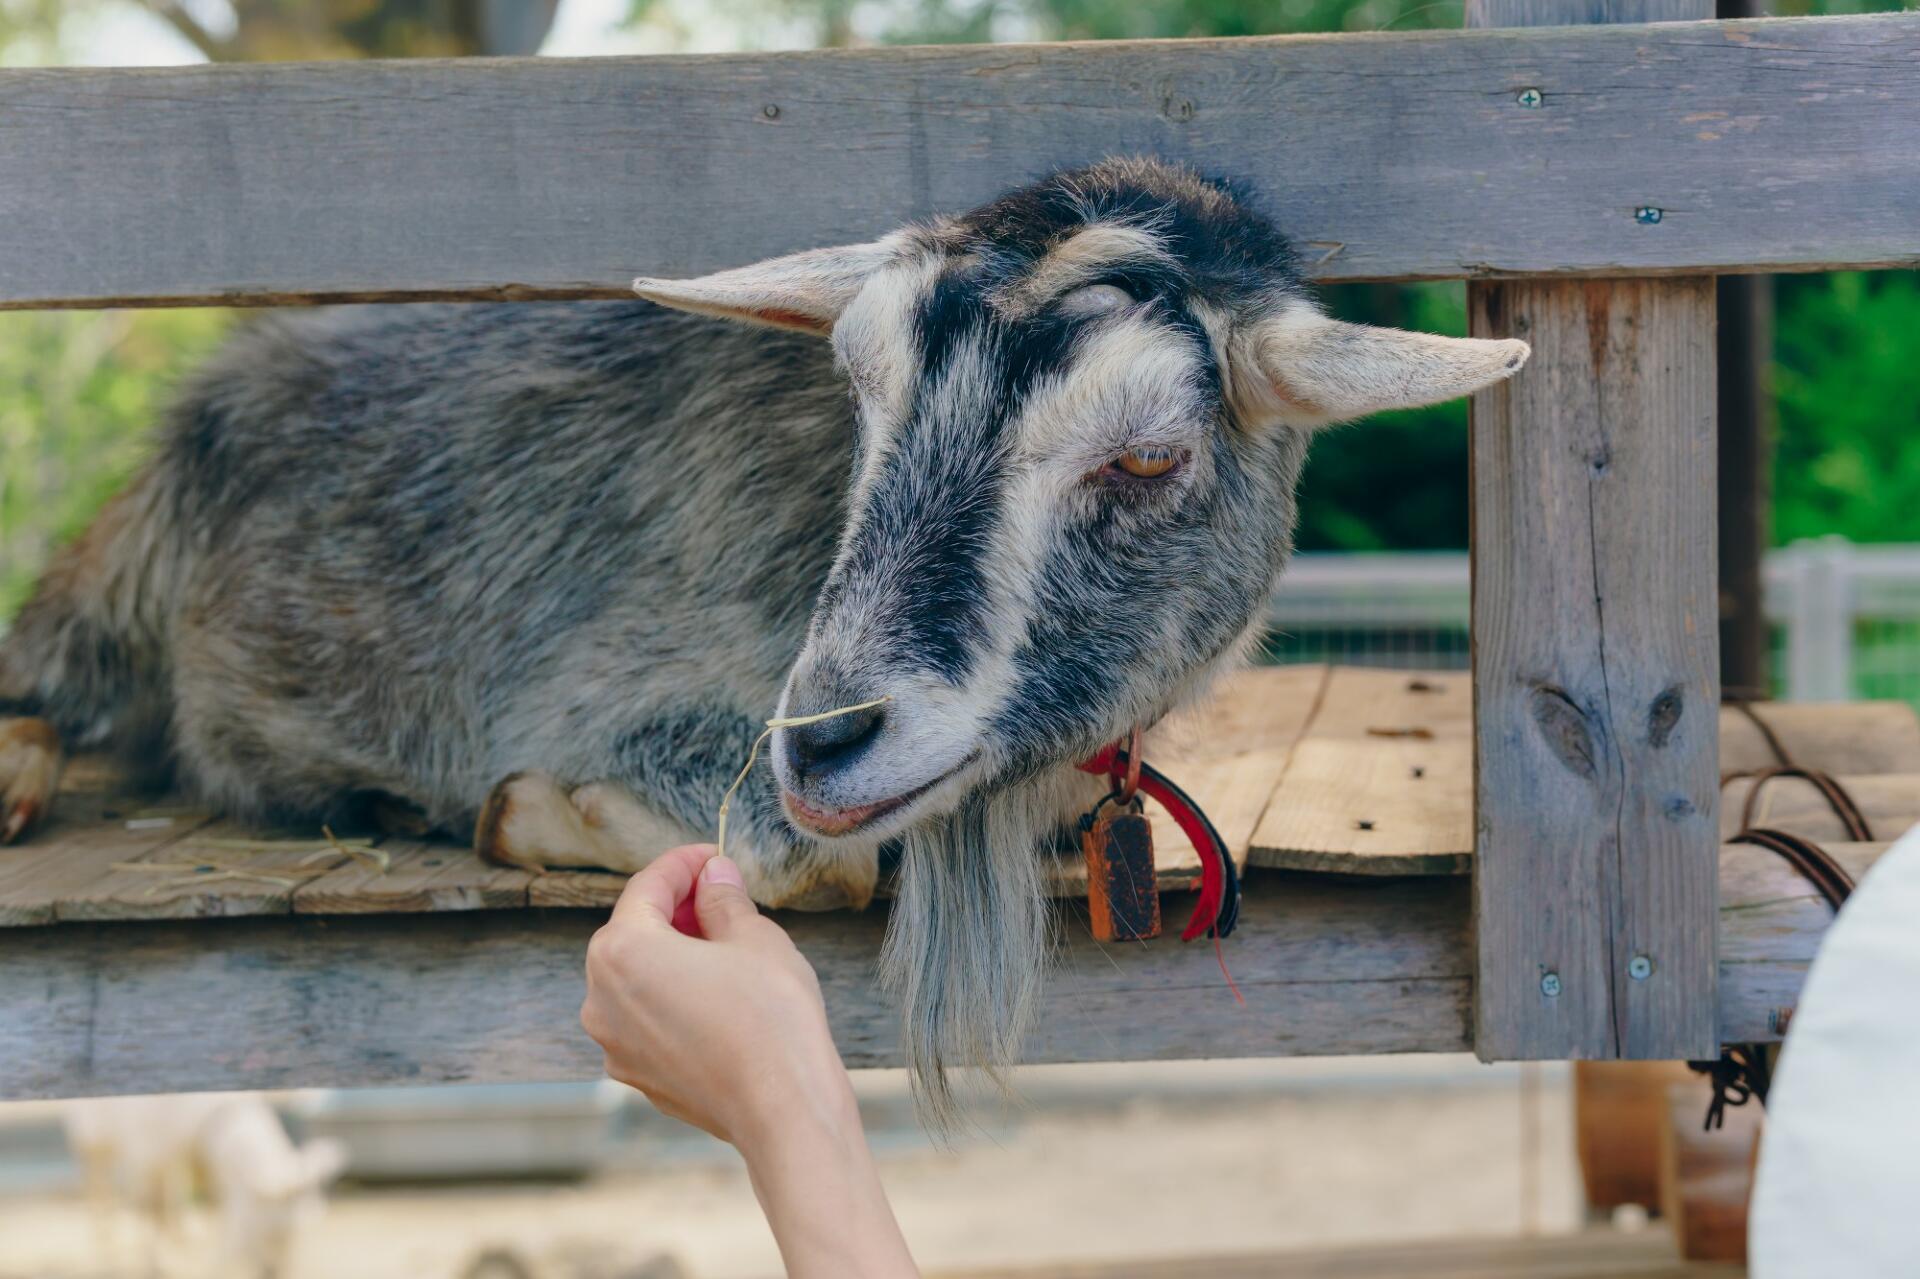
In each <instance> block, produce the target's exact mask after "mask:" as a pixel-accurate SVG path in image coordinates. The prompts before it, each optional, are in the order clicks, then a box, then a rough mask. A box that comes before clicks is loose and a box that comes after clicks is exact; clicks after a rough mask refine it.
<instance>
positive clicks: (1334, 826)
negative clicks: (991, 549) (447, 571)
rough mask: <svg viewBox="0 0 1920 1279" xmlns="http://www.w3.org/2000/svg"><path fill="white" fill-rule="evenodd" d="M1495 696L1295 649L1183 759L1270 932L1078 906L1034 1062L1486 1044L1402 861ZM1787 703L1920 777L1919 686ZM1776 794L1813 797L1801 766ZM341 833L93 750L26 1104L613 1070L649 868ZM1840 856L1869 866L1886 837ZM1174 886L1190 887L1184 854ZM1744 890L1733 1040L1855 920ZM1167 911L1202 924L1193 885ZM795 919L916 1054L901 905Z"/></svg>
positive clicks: (1777, 710) (1428, 887)
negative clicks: (896, 987) (1222, 940)
mask: <svg viewBox="0 0 1920 1279" xmlns="http://www.w3.org/2000/svg"><path fill="white" fill-rule="evenodd" d="M1466 701H1467V681H1466V680H1465V678H1464V677H1463V676H1459V675H1433V674H1427V673H1408V672H1383V671H1364V670H1353V669H1348V668H1339V669H1333V670H1329V669H1326V668H1321V667H1307V668H1292V669H1280V670H1265V671H1258V672H1253V673H1251V674H1250V675H1248V676H1247V677H1246V678H1245V679H1244V680H1242V681H1239V682H1237V683H1236V684H1234V685H1233V686H1232V687H1231V688H1229V689H1228V690H1227V694H1226V697H1225V698H1224V700H1223V709H1221V710H1220V711H1219V712H1217V713H1215V714H1209V715H1204V716H1201V717H1199V718H1198V720H1197V721H1196V722H1195V723H1193V724H1190V725H1188V726H1187V727H1186V728H1185V729H1184V730H1182V731H1181V732H1179V733H1176V734H1171V735H1170V736H1172V737H1173V738H1174V741H1175V743H1176V745H1169V746H1165V747H1162V748H1159V750H1157V752H1156V758H1159V759H1162V760H1164V761H1166V762H1167V767H1168V768H1169V770H1170V771H1172V772H1173V773H1174V774H1175V776H1176V777H1178V778H1179V779H1180V780H1181V781H1182V782H1184V783H1186V784H1188V785H1189V786H1190V787H1191V788H1192V789H1193V790H1194V791H1195V792H1196V793H1197V794H1199V795H1201V796H1202V797H1204V800H1205V802H1206V803H1207V805H1208V807H1209V808H1210V809H1211V810H1212V811H1213V813H1214V815H1215V817H1216V820H1217V821H1218V822H1219V823H1220V824H1221V826H1222V829H1223V831H1225V832H1227V834H1228V838H1229V839H1230V840H1233V841H1235V843H1236V845H1241V844H1244V847H1245V854H1246V856H1247V857H1248V858H1249V860H1250V862H1251V869H1250V871H1249V874H1248V878H1247V885H1246V899H1245V904H1244V908H1243V911H1242V917H1241V918H1242V923H1241V928H1240V930H1239V931H1238V932H1236V933H1235V935H1234V936H1233V937H1232V938H1231V939H1230V940H1229V941H1228V942H1227V943H1226V944H1225V946H1224V947H1223V949H1222V954H1221V957H1220V958H1216V956H1215V954H1214V952H1213V950H1212V948H1211V947H1209V946H1206V945H1204V944H1202V945H1182V944H1181V943H1180V942H1179V941H1178V940H1177V939H1175V938H1173V937H1165V938H1162V939H1160V940H1159V941H1156V942H1154V943H1151V944H1147V945H1126V946H1100V945H1097V944H1096V943H1094V942H1093V941H1092V939H1091V938H1090V937H1089V936H1088V934H1087V931H1086V924H1085V908H1084V905H1083V904H1081V903H1077V902H1074V901H1072V900H1071V899H1070V900H1069V901H1067V902H1066V903H1064V908H1063V911H1062V919H1063V921H1064V922H1063V945H1062V946H1061V948H1060V955H1059V961H1058V964H1057V966H1056V969H1055V971H1054V972H1053V973H1052V975H1051V976H1050V977H1049V979H1048V981H1047V983H1046V986H1045V988H1044V994H1043V997H1042V1000H1043V1002H1042V1008H1041V1012H1040V1017H1039V1024H1038V1029H1037V1030H1036V1031H1035V1034H1034V1036H1033V1039H1032V1041H1031V1042H1030V1044H1029V1046H1028V1057H1029V1059H1031V1060H1035V1061H1089V1060H1145V1059H1153V1058H1177V1057H1218V1056H1277V1055H1315V1054H1336V1053H1371V1052H1420V1051H1455V1052H1457V1051H1463V1050H1466V1049H1468V1048H1470V1047H1471V1046H1472V1031H1471V1007H1472V993H1473V974H1474V959H1473V950H1472V944H1471V931H1470V928H1469V922H1468V917H1469V912H1470V905H1469V893H1468V883H1467V880H1466V879H1465V878H1463V877H1461V876H1459V875H1455V874H1446V875H1427V876H1394V875H1382V874H1379V873H1378V871H1379V870H1380V869H1382V867H1383V865H1393V864H1396V863H1394V862H1393V861H1392V859H1393V858H1395V857H1400V858H1401V859H1402V860H1401V861H1400V862H1399V863H1397V864H1398V865H1400V866H1401V867H1403V868H1404V867H1405V866H1408V865H1414V866H1419V867H1422V868H1426V869H1436V868H1443V869H1447V870H1454V869H1458V866H1457V861H1455V860H1447V861H1444V862H1443V861H1441V860H1440V858H1441V857H1442V854H1441V853H1437V852H1435V851H1434V850H1435V849H1436V848H1439V847H1441V846H1442V845H1443V844H1444V842H1445V841H1444V840H1443V839H1441V838H1440V837H1439V836H1437V835H1434V834H1433V833H1432V832H1434V831H1439V830H1446V829H1451V828H1452V827H1451V826H1449V825H1448V824H1449V823H1454V822H1457V821H1459V820H1461V818H1460V814H1461V813H1462V812H1464V809H1465V805H1466V795H1465V786H1466V783H1465V777H1464V766H1463V765H1462V764H1461V762H1460V760H1459V759H1458V758H1457V753H1459V752H1464V751H1465V750H1466V749H1467V745H1466V741H1465V738H1464V736H1463V733H1464V725H1463V722H1462V720H1463V716H1462V711H1461V708H1462V707H1463V706H1464V705H1465V704H1466ZM1762 713H1763V714H1764V715H1766V716H1767V717H1768V720H1769V722H1770V723H1771V724H1773V725H1774V726H1775V727H1776V729H1777V730H1778V731H1779V732H1780V733H1781V734H1782V735H1783V736H1784V737H1786V739H1787V741H1788V743H1789V745H1790V748H1791V749H1794V750H1795V751H1797V752H1800V751H1804V752H1806V754H1807V756H1809V758H1808V762H1809V763H1821V762H1834V761H1837V762H1838V763H1839V764H1840V765H1841V766H1842V767H1843V768H1847V769H1854V770H1858V774H1857V775H1859V776H1862V777H1868V778H1880V779H1893V778H1897V777H1899V776H1902V775H1905V774H1910V773H1920V721H1916V719H1915V716H1914V713H1913V711H1912V710H1911V709H1910V708H1907V707H1905V706H1899V705H1873V704H1869V705H1865V706H1847V707H1789V706H1769V707H1767V708H1764V709H1763V711H1762ZM1274 725H1277V726H1278V727H1271V726H1274ZM1263 726H1268V727H1263ZM1743 728H1744V729H1745V731H1747V732H1749V733H1752V734H1753V740H1752V742H1747V741H1745V740H1744V739H1743V738H1742V737H1741V736H1740V733H1741V732H1742V729H1743ZM1725 733H1726V737H1727V742H1726V755H1727V757H1728V762H1729V764H1730V765H1738V764H1740V763H1742V762H1745V761H1746V760H1747V759H1748V755H1749V753H1750V747H1760V746H1762V745H1763V744H1762V743H1760V740H1759V737H1758V734H1757V732H1756V731H1755V730H1753V729H1752V726H1751V724H1748V723H1747V722H1746V721H1744V720H1741V721H1740V722H1739V723H1737V724H1736V723H1734V722H1733V721H1732V720H1729V721H1728V722H1727V724H1726V727H1725ZM1822 743H1824V745H1823V744H1822ZM1449 752H1454V753H1456V757H1455V758H1453V759H1451V760H1449V757H1448V756H1449ZM1341 760H1345V761H1347V767H1346V769H1345V771H1342V770H1341V769H1340V768H1339V767H1337V766H1336V763H1337V761H1341ZM1752 762H1756V763H1757V762H1762V761H1761V760H1759V759H1754V760H1753V761H1752ZM1415 769H1421V770H1424V774H1425V775H1424V776H1420V777H1413V776H1412V773H1413V770H1415ZM1389 783H1390V784H1389ZM1323 785H1324V788H1325V789H1324V790H1322V789H1321V787H1322V786H1323ZM1859 793H1860V794H1861V796H1862V800H1863V803H1865V804H1866V805H1867V806H1868V808H1869V810H1870V813H1882V814H1887V815H1888V820H1887V821H1886V822H1885V823H1884V824H1885V825H1886V826H1887V827H1888V829H1885V830H1876V832H1875V833H1876V835H1882V836H1884V837H1886V838H1891V837H1892V836H1894V835H1895V834H1897V833H1898V830H1897V825H1898V821H1899V820H1901V819H1900V818H1899V817H1898V814H1899V813H1902V812H1905V811H1906V810H1907V808H1908V807H1909V804H1910V801H1911V799H1912V795H1911V792H1910V791H1908V790H1906V789H1904V788H1903V787H1902V786H1901V785H1900V784H1899V783H1898V782H1897V781H1895V780H1884V781H1883V782H1882V781H1876V782H1872V783H1870V784H1868V783H1863V784H1862V785H1861V786H1860V787H1859ZM1409 796H1415V797H1421V798H1419V799H1417V800H1415V799H1409V798H1408V797H1409ZM1765 802H1767V803H1768V804H1773V805H1779V806H1780V808H1781V810H1782V811H1785V810H1788V809H1793V808H1795V807H1796V806H1797V805H1800V803H1801V801H1800V799H1799V798H1797V797H1796V796H1795V795H1794V793H1793V792H1792V791H1791V790H1790V789H1787V788H1786V787H1784V786H1783V787H1782V789H1781V790H1780V791H1779V793H1778V796H1777V797H1772V796H1771V795H1770V796H1769V797H1766V799H1765ZM1296 810H1297V811H1296ZM1363 817H1364V819H1365V820H1367V821H1371V822H1372V823H1373V824H1374V828H1373V829H1363V828H1362V827H1361V826H1360V822H1361V820H1362V818H1363ZM1382 826H1385V827H1386V829H1385V830H1382V829H1380V827H1382ZM1402 829H1407V830H1415V831H1422V832H1426V833H1425V834H1423V835H1421V839H1423V840H1424V841H1425V842H1423V843H1417V844H1414V848H1415V849H1416V850H1418V851H1416V852H1413V853H1406V854H1402V853H1397V852H1396V851H1395V850H1394V848H1393V847H1392V846H1391V845H1390V844H1386V843H1385V841H1386V839H1387V838H1388V837H1390V836H1391V835H1393V834H1394V832H1396V831H1399V830H1402ZM1276 831H1278V832H1281V833H1280V834H1278V835H1276V834H1274V832H1276ZM314 836H315V832H311V831H304V832H248V831H242V830H238V829H235V828H234V827H232V826H231V825H230V824H228V823H226V822H223V821H220V820H218V819H217V818H215V817H213V816H212V815H210V814H205V813H199V812H194V811H190V810H185V809H181V808H178V807H170V806H168V805H165V804H163V803H156V802H154V801H151V800H140V799H134V798H129V797H127V796H124V795H122V794H120V793H119V792H118V790H117V789H116V786H115V784H114V780H113V778H112V776H111V775H110V774H108V773H106V772H104V771H103V770H102V769H100V768H99V767H98V766H97V765H94V764H90V763H86V762H83V763H82V764H81V765H79V766H77V767H76V768H75V769H73V770H72V775H71V781H70V785H69V787H68V789H67V791H66V793H65V794H64V795H63V797H62V799H61V802H60V805H59V807H58V810H57V812H56V814H55V820H54V822H53V824H52V825H51V826H50V827H49V829H48V830H46V831H45V832H44V833H43V835H42V837H41V838H39V839H36V840H35V841H33V842H31V843H29V844H27V845H26V846H23V847H20V848H12V849H7V850H4V851H0V919H4V921H5V922H6V923H7V924H11V925H14V927H13V928H11V929H6V930H0V1026H5V1027H7V1028H8V1033H7V1034H6V1035H4V1036H0V1097H47V1096H85V1095H96V1094H103V1093H112V1092H129V1091H130V1092H154V1091H166V1090H190V1089H205V1088H268V1087H294V1086H306V1085H326V1084H334V1085H343V1086H344V1085H355V1084H375V1083H407V1082H420V1083H425V1082H433V1081H482V1080H541V1079H580V1078H591V1077H594V1076H596V1075H598V1073H599V1071H600V1061H599V1056H598V1052H597V1050H596V1049H594V1048H593V1046H592V1045H591V1044H590V1043H589V1042H588V1041H587V1040H586V1039H585V1038H584V1037H583V1036H581V1035H580V1034H579V1031H578V1026H577V1023H576V1021H575V1013H576V1010H577V1008H578V1004H579V998H580V994H581V989H580V971H581V970H580V964H581V959H580V957H581V954H582V949H583V947H584V946H585V944H586V939H587V937H588V936H589V935H590V934H591V933H592V931H593V929H594V928H596V927H597V926H598V925H599V922H600V918H601V915H600V912H599V910H597V909H547V908H549V907H572V908H582V907H600V906H604V904H605V903H606V902H607V901H608V900H610V898H611V895H612V893H613V892H614V891H615V890H616V889H617V886H618V883H619V879H618V877H616V876H610V875H594V874H580V873H569V874H564V875H560V874H555V875H545V876H532V875H528V874H525V873H523V872H520V871H512V870H502V869H499V868H496V867H489V866H486V865H484V864H482V863H481V862H479V861H478V860H477V859H476V858H474V857H473V856H472V854H471V853H470V852H468V851H467V850H465V849H464V848H461V847H458V846H454V845H451V844H430V843H419V842H408V841H387V842H383V843H379V844H378V845H377V847H375V848H372V849H368V848H362V847H360V846H358V845H351V846H344V845H343V846H337V847H336V846H334V845H333V844H330V843H328V842H327V841H326V840H324V839H316V838H315V837H314ZM1383 845H1384V846H1383ZM1828 847H1829V848H1830V849H1831V850H1832V851H1833V852H1834V853H1835V854H1836V855H1837V856H1838V857H1839V858H1840V860H1841V861H1842V862H1844V863H1846V864H1847V865H1848V866H1849V867H1850V868H1851V869H1852V870H1854V871H1855V872H1856V873H1864V872H1865V871H1866V870H1868V869H1869V868H1870V867H1871V866H1872V864H1873V861H1874V860H1875V859H1876V858H1877V857H1878V856H1879V855H1880V853H1881V851H1882V850H1883V849H1884V848H1885V844H1884V843H1872V844H1850V843H1829V844H1828ZM382 857H384V858H385V859H386V861H385V863H384V864H382V862H381V858H382ZM1421 859H1425V860H1424V861H1423V860H1421ZM1276 863H1278V864H1280V865H1294V866H1309V867H1313V868H1317V869H1338V870H1342V871H1349V872H1363V873H1348V874H1324V873H1321V874H1302V873H1287V874H1283V873H1276V872H1275V871H1273V870H1271V869H1270V867H1272V866H1273V865H1275V864H1276ZM1169 879H1170V882H1171V883H1173V884H1176V885H1177V884H1178V883H1180V882H1181V879H1180V872H1179V870H1178V868H1177V867H1175V868H1173V871H1172V873H1171V874H1170V876H1169ZM1064 882H1065V881H1064V879H1063V885H1064ZM1720 883H1721V889H1720V896H1721V907H1720V929H1719V932H1720V1018H1719V1021H1720V1029H1721V1034H1722V1036H1723V1038H1724V1039H1726V1040H1727V1041H1730V1042H1732V1041H1752V1040H1759V1041H1765V1040H1771V1039H1774V1038H1777V1037H1778V1031H1779V1024H1780V1020H1781V1014H1782V1011H1783V1010H1785V1009H1789V1008H1791V1006H1792V1005H1793V1003H1794V1001H1795V999H1796V998H1797V995H1798V991H1799V988H1800V984H1801V982H1802V980H1803V979H1804V976H1805V972H1806V968H1807V965H1808V964H1809V962H1810V961H1811V960H1812V957H1813V954H1814V950H1815V948H1816V947H1817V945H1818V943H1819V939H1820V937H1821V935H1822V933H1823V932H1824V930H1825V928H1826V926H1827V924H1828V922H1829V921H1830V919H1831V912H1830V911H1829V910H1828V908H1827V906H1826V905H1825V904H1824V902H1822V901H1821V900H1820V899H1819V898H1818V896H1817V895H1816V894H1815V892H1814V891H1813V889H1812V888H1811V886H1810V885H1808V884H1807V883H1806V882H1805V881H1804V880H1801V879H1800V878H1798V877H1797V876H1796V875H1795V874H1794V872H1793V871H1791V870H1790V869H1789V868H1787V867H1786V866H1785V865H1784V864H1783V863H1782V862H1781V861H1780V860H1779V859H1778V858H1776V857H1774V856H1773V855H1771V854H1769V853H1766V852H1764V851H1762V850H1759V849H1756V848H1752V847H1750V846H1743V845H1729V846H1726V847H1724V848H1723V849H1722V850H1721V855H1720ZM1164 908H1165V911H1166V912H1167V915H1168V917H1169V918H1174V919H1179V918H1183V917H1184V915H1185V912H1186V911H1187V910H1188V909H1190V905H1189V901H1187V900H1181V899H1178V898H1176V899H1173V900H1169V901H1168V902H1166V903H1165V904H1164ZM781 922H782V923H783V924H784V925H785V926H786V927H788V928H789V929H790V931H791V932H792V933H793V935H794V937H795V939H796V941H797V942H798V943H799V944H800V946H801V948H802V949H803V950H804V951H805V952H806V953H807V955H808V957H809V958H810V959H811V960H812V961H813V963H814V965H815V967H816V968H817V969H818V970H819V972H820V975H821V980H822V984H823V986H824V988H825V989H826V991H827V994H828V1003H829V1009H830V1013H831V1015H832V1019H833V1024H834V1030H835V1034H836V1036H837V1037H838V1039H839V1043H840V1046H841V1049H842V1052H843V1053H844V1055H845V1056H846V1058H847V1060H848V1062H849V1064H851V1065H855V1066H878V1065H891V1064H897V1061H898V1055H897V1051H896V1038H897V1035H896V1028H895V1020H894V1014H893V1009H892V1006H891V1004H890V1002H889V1001H888V1000H887V999H886V998H885V997H884V996H883V995H882V994H881V993H880V992H879V991H878V990H877V989H876V987H875V984H874V966H873V965H874V957H875V955H876V953H877V951H878V947H879V942H880V937H881V933H882V931H883V929H884V927H885V922H886V916H885V910H884V906H876V908H874V909H872V910H868V911H864V912H860V913H857V914H849V913H844V912H842V913H835V914H828V915H785V916H782V917H781ZM1222 958H1223V959H1224V960H1225V962H1226V964H1227V965H1228V966H1229V967H1230V968H1231V971H1232V973H1233V976H1234V979H1235V981H1236V982H1237V984H1238V986H1239V989H1240V990H1241V991H1242V992H1243V993H1244V995H1245V998H1246V1003H1245V1005H1244V1006H1242V1005H1240V1004H1238V1003H1236V1002H1235V1000H1234V998H1233V996H1232V994H1231V993H1230V992H1229V991H1228V989H1227V986H1226V983H1225V981H1224V980H1223V978H1222V976H1221V970H1220V960H1221V959H1222ZM1142 1009H1151V1010H1153V1015H1152V1016H1150V1017H1142V1016H1140V1015H1139V1013H1140V1010H1142Z"/></svg>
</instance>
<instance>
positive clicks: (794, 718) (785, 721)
mask: <svg viewBox="0 0 1920 1279" xmlns="http://www.w3.org/2000/svg"><path fill="white" fill-rule="evenodd" d="M892 700H893V697H892V695H888V696H886V697H876V698H875V699H874V700H872V701H871V702H861V703H860V704H859V705H858V706H842V707H839V708H838V709H836V710H830V711H821V712H820V713H819V714H818V715H789V716H786V717H785V718H775V719H770V720H768V721H767V728H766V731H765V732H763V733H761V734H760V736H758V737H756V738H754V739H753V749H752V750H749V751H748V752H747V762H746V763H745V764H744V765H742V766H741V769H740V775H739V776H738V777H736V778H734V779H733V785H731V786H729V787H727V793H726V794H725V795H723V796H722V797H721V799H720V831H719V835H718V837H717V838H716V839H715V840H714V846H715V847H716V848H717V849H718V850H719V853H718V855H719V856H721V857H725V856H726V855H727V810H728V809H730V808H731V807H732V806H733V793H734V792H735V791H737V790H739V789H740V783H741V782H744V781H746V780H747V774H748V773H751V772H752V771H753V763H754V761H755V760H757V759H759V758H760V747H761V745H762V744H763V743H765V741H766V740H767V739H768V738H769V737H772V736H773V730H775V729H776V728H804V727H806V726H807V725H808V724H818V723H821V722H822V721H824V720H829V719H838V718H840V716H842V715H853V714H857V713H858V712H860V711H870V710H872V709H873V708H874V707H876V706H880V705H883V704H885V703H887V702H890V701H892Z"/></svg>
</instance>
